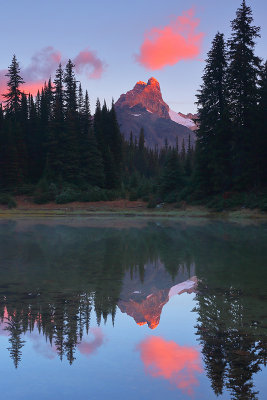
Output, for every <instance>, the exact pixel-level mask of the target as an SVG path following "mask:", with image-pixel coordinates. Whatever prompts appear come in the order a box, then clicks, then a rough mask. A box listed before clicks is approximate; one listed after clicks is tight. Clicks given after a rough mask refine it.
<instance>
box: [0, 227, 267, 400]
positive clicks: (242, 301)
mask: <svg viewBox="0 0 267 400" xmlns="http://www.w3.org/2000/svg"><path fill="white" fill-rule="evenodd" d="M266 239H267V234H266V229H264V227H263V228H258V227H254V226H248V227H245V228H243V227H241V226H238V225H230V224H224V223H216V222H213V223H210V224H206V225H203V224H202V225H198V224H197V223H195V224H194V225H192V226H189V225H186V224H184V223H173V224H172V223H167V224H166V225H164V223H163V224H161V225H158V224H154V223H148V224H144V226H143V227H142V228H135V227H133V228H127V229H112V228H89V227H79V228H78V227H77V228H75V227H71V226H63V225H55V226H53V225H52V226H51V227H49V226H44V225H39V226H38V225H34V226H32V227H31V228H27V229H25V230H21V231H20V230H18V229H16V224H13V223H11V224H6V225H0V266H1V268H0V282H1V287H0V316H1V317H2V318H3V316H4V310H5V307H6V309H7V312H8V315H9V319H10V320H9V323H8V325H7V330H8V331H9V332H10V346H9V349H10V354H11V356H12V358H13V360H14V363H15V365H16V366H17V364H18V363H19V360H20V358H21V351H22V346H23V340H22V339H23V334H24V333H26V332H28V331H30V332H31V331H32V330H33V328H34V327H36V328H37V329H38V330H39V332H40V334H43V335H45V337H46V339H47V341H49V342H50V343H51V344H52V343H53V344H54V346H55V348H56V351H57V353H58V355H59V357H60V358H61V359H62V358H63V357H67V359H68V360H69V362H70V363H72V362H73V360H74V359H75V349H76V346H77V344H78V343H80V342H81V341H82V339H83V334H84V332H87V333H88V331H89V327H90V318H91V314H92V312H95V314H96V317H97V322H98V324H100V323H101V321H103V322H105V321H106V320H107V318H108V317H109V316H110V317H111V318H112V319H113V322H114V321H115V313H116V306H117V303H118V300H119V299H120V295H121V293H122V284H123V278H124V274H125V271H130V273H132V275H134V276H135V274H134V271H139V276H140V280H142V281H143V282H144V283H143V286H145V285H146V284H147V283H148V282H149V280H150V278H151V277H150V276H148V272H147V269H146V268H145V266H146V265H147V264H148V263H149V264H154V263H155V264H156V263H157V262H158V260H160V263H161V265H164V266H165V269H166V271H167V272H168V274H169V275H170V276H171V277H172V278H173V279H174V277H175V276H176V275H177V272H178V271H179V269H180V270H181V267H184V268H185V270H189V268H190V265H192V264H195V265H196V272H197V276H198V278H199V280H200V281H201V282H200V285H199V292H198V294H197V301H198V314H199V322H198V327H197V334H198V336H199V339H200V341H201V344H202V346H203V355H204V360H205V364H206V369H207V374H208V376H209V379H210V381H211V385H212V388H213V390H214V392H215V393H216V394H217V395H219V394H221V393H222V392H223V390H224V388H225V387H226V388H228V389H229V390H230V391H231V395H232V398H234V399H250V398H251V399H255V398H256V396H257V395H256V394H255V389H254V387H253V383H252V379H253V375H254V374H255V373H256V372H257V371H258V370H259V369H260V368H261V366H262V364H266V359H267V351H266V349H267V339H266V331H265V328H264V326H266V327H267V321H266V319H267V318H266V309H265V308H266V298H267V293H266V288H265V286H266V278H267V276H266V275H267V271H266V265H267V249H266V242H267V240H266ZM14 248H15V249H16V252H14ZM155 268H156V267H155ZM130 273H129V275H130ZM155 275H157V274H155ZM155 283H156V284H157V285H158V286H157V289H159V290H161V289H166V287H165V286H164V282H162V279H161V278H160V279H158V280H155V279H154V280H153V285H154V284H155ZM126 289H127V288H126ZM124 296H125V298H126V299H127V290H126V291H125V290H124Z"/></svg>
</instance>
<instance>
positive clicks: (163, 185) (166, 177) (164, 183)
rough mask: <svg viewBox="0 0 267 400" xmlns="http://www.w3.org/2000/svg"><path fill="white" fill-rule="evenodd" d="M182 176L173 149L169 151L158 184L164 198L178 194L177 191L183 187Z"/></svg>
mask: <svg viewBox="0 0 267 400" xmlns="http://www.w3.org/2000/svg"><path fill="white" fill-rule="evenodd" d="M182 175H183V174H182V168H181V165H180V162H179V157H178V154H177V152H176V151H175V150H174V149H172V150H169V151H168V153H167V158H166V161H165V164H164V168H163V172H162V177H161V182H160V191H161V193H162V195H163V196H164V197H166V196H167V195H169V194H174V195H175V194H178V190H179V189H181V187H182V185H183V176H182Z"/></svg>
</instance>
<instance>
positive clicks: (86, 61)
mask: <svg viewBox="0 0 267 400" xmlns="http://www.w3.org/2000/svg"><path fill="white" fill-rule="evenodd" d="M73 62H74V64H75V68H76V71H77V73H78V74H81V73H85V74H86V75H87V77H88V78H89V79H99V78H101V76H102V74H103V71H104V69H105V67H106V65H105V64H104V63H103V61H102V60H100V58H98V57H97V56H96V53H95V52H94V51H89V50H83V51H80V53H79V54H78V55H77V56H76V57H75V58H74V60H73Z"/></svg>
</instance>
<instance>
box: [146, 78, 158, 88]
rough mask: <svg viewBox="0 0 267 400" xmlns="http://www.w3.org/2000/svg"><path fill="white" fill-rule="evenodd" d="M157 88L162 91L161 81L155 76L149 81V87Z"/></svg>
mask: <svg viewBox="0 0 267 400" xmlns="http://www.w3.org/2000/svg"><path fill="white" fill-rule="evenodd" d="M149 85H151V86H156V87H157V88H158V89H159V90H160V86H159V81H158V80H157V79H156V78H153V76H152V77H151V78H150V79H149V80H148V81H147V86H149Z"/></svg>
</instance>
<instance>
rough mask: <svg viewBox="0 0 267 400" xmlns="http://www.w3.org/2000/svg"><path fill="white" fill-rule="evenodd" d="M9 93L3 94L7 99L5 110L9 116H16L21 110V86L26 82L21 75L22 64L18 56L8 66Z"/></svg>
mask: <svg viewBox="0 0 267 400" xmlns="http://www.w3.org/2000/svg"><path fill="white" fill-rule="evenodd" d="M6 76H7V77H8V82H7V88H8V91H7V93H5V94H3V97H4V98H5V99H6V100H5V111H6V113H7V114H8V115H9V116H12V117H14V118H16V117H17V116H18V113H19V111H20V104H21V94H22V92H21V90H20V86H21V85H22V84H23V83H24V80H23V78H22V77H21V76H20V66H19V63H18V61H17V58H16V56H15V55H14V56H13V58H12V62H11V65H10V66H9V67H8V73H7V74H6Z"/></svg>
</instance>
